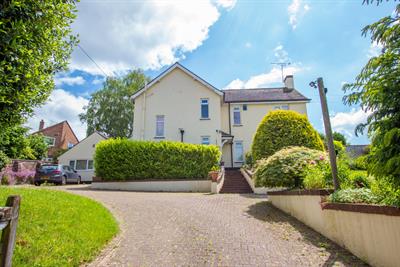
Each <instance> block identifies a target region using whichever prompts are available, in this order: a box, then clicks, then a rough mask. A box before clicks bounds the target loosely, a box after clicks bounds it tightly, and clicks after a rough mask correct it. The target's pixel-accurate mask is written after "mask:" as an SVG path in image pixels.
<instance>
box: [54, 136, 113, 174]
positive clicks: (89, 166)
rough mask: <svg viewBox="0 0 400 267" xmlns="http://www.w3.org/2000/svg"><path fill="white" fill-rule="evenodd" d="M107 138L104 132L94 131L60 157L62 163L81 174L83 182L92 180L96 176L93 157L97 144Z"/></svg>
mask: <svg viewBox="0 0 400 267" xmlns="http://www.w3.org/2000/svg"><path fill="white" fill-rule="evenodd" d="M105 139H107V138H106V137H104V136H103V135H102V134H100V133H98V132H94V133H92V134H91V135H89V136H88V137H86V138H85V139H83V140H82V141H80V142H79V143H78V144H76V145H75V146H74V147H73V148H71V149H70V150H68V151H67V152H65V153H64V154H62V155H61V156H59V157H58V161H59V163H60V164H63V165H69V166H70V167H71V168H73V169H74V170H76V171H77V172H78V173H79V175H80V176H81V181H82V182H92V180H93V176H94V165H93V157H94V151H95V149H96V144H97V143H98V142H100V141H102V140H105Z"/></svg>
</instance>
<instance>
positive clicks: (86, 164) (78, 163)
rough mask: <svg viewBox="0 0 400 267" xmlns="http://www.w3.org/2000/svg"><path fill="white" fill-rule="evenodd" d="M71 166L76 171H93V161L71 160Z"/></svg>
mask: <svg viewBox="0 0 400 267" xmlns="http://www.w3.org/2000/svg"><path fill="white" fill-rule="evenodd" d="M69 166H70V167H71V168H73V169H74V170H80V171H84V170H93V160H91V159H78V160H70V161H69Z"/></svg>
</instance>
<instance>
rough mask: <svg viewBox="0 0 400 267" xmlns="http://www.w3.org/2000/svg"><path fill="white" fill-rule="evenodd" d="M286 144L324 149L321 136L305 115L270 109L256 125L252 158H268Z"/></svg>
mask: <svg viewBox="0 0 400 267" xmlns="http://www.w3.org/2000/svg"><path fill="white" fill-rule="evenodd" d="M288 146H303V147H308V148H311V149H316V150H321V151H324V144H323V142H322V140H321V137H320V136H319V134H318V132H317V131H316V130H315V129H314V128H313V127H312V125H311V124H310V122H309V121H308V119H307V117H306V116H305V115H301V114H299V113H297V112H295V111H291V110H275V111H270V112H269V113H268V114H267V115H266V116H265V117H264V118H263V120H262V121H261V123H260V124H259V125H258V128H257V131H256V134H255V135H254V138H253V144H252V148H251V151H252V154H253V158H254V160H259V159H262V158H268V157H269V156H271V155H273V154H274V153H275V152H277V151H279V150H281V149H282V148H284V147H288Z"/></svg>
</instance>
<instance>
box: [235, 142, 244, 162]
mask: <svg viewBox="0 0 400 267" xmlns="http://www.w3.org/2000/svg"><path fill="white" fill-rule="evenodd" d="M243 163H244V149H243V141H234V142H233V167H241V166H242V165H243Z"/></svg>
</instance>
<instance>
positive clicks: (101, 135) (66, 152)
mask: <svg viewBox="0 0 400 267" xmlns="http://www.w3.org/2000/svg"><path fill="white" fill-rule="evenodd" d="M95 134H98V135H100V137H102V138H103V139H104V140H106V139H107V137H105V136H104V135H103V134H101V133H99V132H97V131H95V132H93V133H92V134H91V135H89V136H86V137H85V138H83V139H82V141H79V142H78V143H77V144H76V145H74V146H73V147H72V148H70V149H68V150H67V151H65V152H64V153H63V154H62V155H61V156H64V155H67V154H68V153H69V152H70V151H71V150H73V149H74V148H75V147H77V146H78V145H79V144H81V143H82V142H83V141H85V140H86V139H88V138H89V137H91V136H92V135H95ZM61 156H60V157H61Z"/></svg>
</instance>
